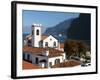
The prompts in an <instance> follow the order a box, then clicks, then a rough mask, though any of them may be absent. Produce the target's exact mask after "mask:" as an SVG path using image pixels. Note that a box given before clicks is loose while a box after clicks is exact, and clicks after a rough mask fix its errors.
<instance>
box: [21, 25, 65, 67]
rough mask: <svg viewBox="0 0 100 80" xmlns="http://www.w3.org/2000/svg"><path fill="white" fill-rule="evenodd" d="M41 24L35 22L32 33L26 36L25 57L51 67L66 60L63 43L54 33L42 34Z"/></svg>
mask: <svg viewBox="0 0 100 80" xmlns="http://www.w3.org/2000/svg"><path fill="white" fill-rule="evenodd" d="M41 28H42V25H41V24H33V25H32V27H31V34H30V35H28V36H27V37H26V42H25V45H24V47H23V59H24V60H26V61H29V62H31V63H32V64H36V65H39V66H40V67H42V68H44V67H46V68H50V67H52V66H54V65H56V64H59V63H62V62H64V61H65V60H66V56H65V52H64V50H63V47H64V44H61V46H60V42H59V41H58V39H56V38H55V37H54V36H53V35H48V36H46V35H42V33H41Z"/></svg>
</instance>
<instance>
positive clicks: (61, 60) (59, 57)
mask: <svg viewBox="0 0 100 80" xmlns="http://www.w3.org/2000/svg"><path fill="white" fill-rule="evenodd" d="M56 59H60V63H61V62H63V57H62V56H57V57H52V58H49V61H48V64H49V62H52V65H55V60H56Z"/></svg>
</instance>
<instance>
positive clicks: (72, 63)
mask: <svg viewBox="0 0 100 80" xmlns="http://www.w3.org/2000/svg"><path fill="white" fill-rule="evenodd" d="M80 64H81V63H80V62H79V61H76V60H69V61H66V62H62V63H59V64H56V65H54V66H53V68H60V67H74V66H77V65H80Z"/></svg>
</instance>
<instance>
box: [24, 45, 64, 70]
mask: <svg viewBox="0 0 100 80" xmlns="http://www.w3.org/2000/svg"><path fill="white" fill-rule="evenodd" d="M65 58H66V57H65V53H64V52H63V51H60V50H57V49H54V48H36V47H31V46H24V48H23V59H24V60H26V61H29V62H31V63H33V64H36V65H39V66H41V67H48V68H49V67H52V66H53V65H55V64H59V63H61V62H63V61H64V60H65Z"/></svg>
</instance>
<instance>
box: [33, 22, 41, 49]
mask: <svg viewBox="0 0 100 80" xmlns="http://www.w3.org/2000/svg"><path fill="white" fill-rule="evenodd" d="M41 26H42V25H41V24H33V25H32V46H33V47H39V42H40V40H41Z"/></svg>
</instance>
